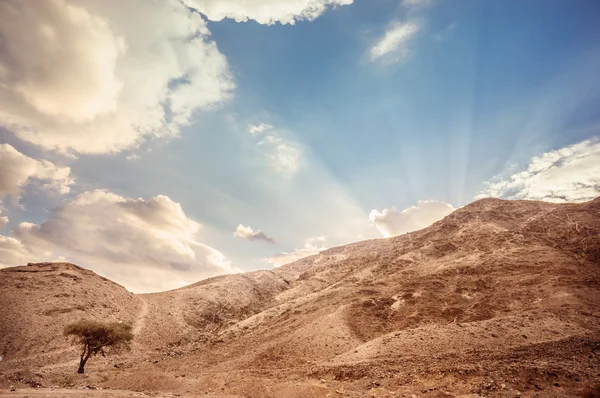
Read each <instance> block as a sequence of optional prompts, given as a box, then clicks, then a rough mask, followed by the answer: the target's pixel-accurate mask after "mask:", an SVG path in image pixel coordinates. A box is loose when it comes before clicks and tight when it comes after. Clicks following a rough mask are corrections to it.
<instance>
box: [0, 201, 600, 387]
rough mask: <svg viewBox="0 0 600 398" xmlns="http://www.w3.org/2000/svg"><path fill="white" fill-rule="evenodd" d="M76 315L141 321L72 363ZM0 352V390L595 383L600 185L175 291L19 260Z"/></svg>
mask: <svg viewBox="0 0 600 398" xmlns="http://www.w3.org/2000/svg"><path fill="white" fill-rule="evenodd" d="M80 318H95V319H100V320H115V321H124V322H131V323H132V324H133V325H134V332H135V339H134V343H133V346H132V350H131V352H129V353H124V354H121V355H112V356H110V355H109V356H107V357H106V358H103V357H94V358H92V359H91V360H90V361H89V362H88V365H87V366H86V373H85V374H84V375H78V374H76V369H77V363H78V352H77V349H76V348H74V347H72V346H71V345H70V344H69V343H68V341H67V340H66V339H65V338H64V337H63V336H62V329H63V327H64V326H65V325H66V324H67V323H69V322H72V321H75V320H78V319H80ZM0 355H2V360H1V361H0V389H2V390H0V397H4V396H11V397H12V396H21V397H24V396H31V397H35V396H55V397H63V396H64V397H78V396H86V397H87V396H90V397H92V396H93V397H96V396H106V397H117V396H148V395H151V396H165V397H170V396H196V395H202V396H208V397H472V398H474V397H488V396H489V397H519V396H522V397H578V396H589V397H593V396H598V395H594V394H595V393H594V392H593V391H592V389H593V388H594V387H595V386H597V385H599V384H600V198H598V199H596V200H594V201H591V202H587V203H582V204H551V203H543V202H531V201H503V200H498V199H483V200H480V201H477V202H474V203H472V204H470V205H467V206H465V207H463V208H460V209H458V210H456V211H455V212H454V213H452V214H451V215H449V216H447V217H445V218H444V219H443V220H441V221H439V222H436V223H435V224H433V225H432V226H430V227H428V228H425V229H423V230H420V231H416V232H413V233H409V234H405V235H402V236H398V237H394V238H388V239H377V240H369V241H362V242H358V243H354V244H350V245H346V246H341V247H335V248H332V249H328V250H325V251H323V252H321V253H320V254H318V255H314V256H310V257H306V258H304V259H301V260H299V261H297V262H295V263H292V264H288V265H285V266H283V267H280V268H276V269H273V270H272V271H256V272H250V273H245V274H236V275H226V276H219V277H216V278H211V279H208V280H204V281H201V282H198V283H196V284H193V285H190V286H187V287H184V288H181V289H178V290H174V291H168V292H163V293H153V294H141V295H134V294H132V293H130V292H128V291H127V290H126V289H125V288H123V287H121V286H120V285H118V284H116V283H113V282H111V281H109V280H107V279H105V278H103V277H101V276H99V275H97V274H95V273H93V272H92V271H89V270H86V269H83V268H80V267H78V266H75V265H73V264H67V263H42V264H32V265H27V266H19V267H13V268H5V269H2V270H1V271H0ZM11 385H12V386H14V387H15V389H16V391H14V392H11V391H9V387H10V386H11ZM586 394H587V395H586Z"/></svg>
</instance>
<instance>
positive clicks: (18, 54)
mask: <svg viewBox="0 0 600 398" xmlns="http://www.w3.org/2000/svg"><path fill="white" fill-rule="evenodd" d="M209 35H210V32H209V31H208V29H207V27H206V23H205V21H204V20H203V19H202V17H201V16H200V15H198V14H197V13H194V12H191V11H190V10H189V9H188V8H187V7H185V6H184V5H182V4H181V3H179V2H178V1H176V0H166V1H145V0H130V1H126V2H123V3H121V4H119V7H114V4H113V3H111V2H104V1H85V0H83V1H66V0H47V1H43V2H39V3H38V2H16V1H15V2H12V1H4V2H0V42H2V47H1V48H0V125H2V126H4V127H6V128H8V129H9V130H11V131H13V132H14V133H15V134H16V135H17V136H19V137H20V138H21V139H23V140H26V141H29V142H32V143H34V144H37V145H41V146H43V147H45V148H52V149H59V150H64V151H68V150H74V151H77V152H80V153H107V152H116V151H120V150H123V149H126V148H133V147H137V146H138V145H139V144H140V143H141V142H142V141H143V140H144V139H146V138H150V137H167V136H176V135H177V134H178V133H179V128H180V127H181V126H182V125H185V124H188V123H189V122H190V120H191V118H192V115H193V114H194V112H195V111H197V110H201V109H207V108H211V107H214V106H216V105H218V104H220V103H222V102H223V101H226V100H227V99H228V98H229V97H230V96H231V93H232V90H233V89H234V84H233V81H232V78H231V76H230V72H229V69H228V64H227V60H226V58H225V57H224V56H223V55H222V54H221V53H220V52H219V50H218V49H217V46H216V44H215V43H214V41H212V40H210V39H209Z"/></svg>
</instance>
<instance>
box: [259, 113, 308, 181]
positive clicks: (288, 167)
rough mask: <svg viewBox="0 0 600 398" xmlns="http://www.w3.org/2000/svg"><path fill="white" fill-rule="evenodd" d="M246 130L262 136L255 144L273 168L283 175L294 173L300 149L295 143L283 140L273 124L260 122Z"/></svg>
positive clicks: (298, 167) (298, 160) (296, 168)
mask: <svg viewBox="0 0 600 398" xmlns="http://www.w3.org/2000/svg"><path fill="white" fill-rule="evenodd" d="M248 132H250V134H252V135H253V136H255V137H258V136H261V137H262V138H261V139H260V141H258V144H257V145H258V146H260V147H262V148H263V150H264V151H265V154H266V156H267V157H268V158H269V159H270V161H271V166H272V167H273V169H274V170H276V171H278V172H279V173H280V174H283V175H294V174H296V172H297V171H298V170H299V169H300V163H301V160H302V151H301V150H300V148H299V147H298V146H297V145H295V144H293V143H292V142H289V141H287V140H284V139H283V138H282V137H281V135H280V134H279V133H278V132H277V131H276V130H275V129H274V128H273V126H271V125H269V124H265V123H260V124H257V125H255V126H249V128H248Z"/></svg>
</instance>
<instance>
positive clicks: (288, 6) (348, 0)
mask: <svg viewBox="0 0 600 398" xmlns="http://www.w3.org/2000/svg"><path fill="white" fill-rule="evenodd" d="M184 2H185V3H186V4H187V5H188V6H190V7H193V8H195V9H197V10H198V11H199V12H201V13H202V14H204V15H206V17H207V18H208V19H210V20H211V21H221V20H222V19H224V18H230V19H233V20H235V21H237V22H246V21H248V20H249V19H252V20H254V21H256V22H258V23H260V24H263V25H272V24H274V23H277V22H279V23H281V24H283V25H285V24H290V25H294V24H295V23H296V21H301V20H308V21H313V20H315V19H316V18H318V17H319V16H321V15H322V14H323V13H324V12H325V11H326V10H327V9H328V8H331V7H336V6H342V5H347V4H352V2H353V0H253V1H247V0H229V1H221V0H184Z"/></svg>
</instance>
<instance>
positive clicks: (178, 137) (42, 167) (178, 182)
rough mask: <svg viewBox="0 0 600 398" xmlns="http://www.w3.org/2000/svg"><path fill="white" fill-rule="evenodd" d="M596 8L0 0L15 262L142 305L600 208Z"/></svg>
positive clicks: (579, 1)
mask: <svg viewBox="0 0 600 398" xmlns="http://www.w3.org/2000/svg"><path fill="white" fill-rule="evenodd" d="M599 20H600V3H598V2H597V1H596V0H576V1H565V0H531V1H527V2H523V1H521V0H505V1H502V2H492V1H479V0H457V1H445V0H369V1H366V0H354V1H353V0H254V1H244V0H230V1H218V0H181V1H179V0H160V1H159V0H128V1H117V0H77V1H74V0H73V1H68V0H45V1H40V2H21V1H16V0H15V1H13V0H5V1H2V2H0V266H1V267H7V266H14V265H19V264H27V263H28V262H41V261H69V262H73V263H75V264H78V265H81V266H83V267H86V268H90V269H92V270H94V271H96V272H97V273H99V274H101V275H103V276H105V277H108V278H110V279H112V280H114V281H116V282H118V283H120V284H122V285H124V286H125V287H127V288H128V289H130V290H132V291H134V292H152V291H162V290H167V289H173V288H178V287H181V286H183V285H186V284H189V283H193V282H196V281H198V280H200V279H204V278H207V277H211V276H215V275H219V274H225V273H235V272H247V271H252V270H257V269H272V268H273V267H277V266H281V265H283V264H286V263H289V262H292V261H294V260H296V259H299V258H302V257H305V256H308V255H311V254H316V253H318V252H319V251H320V250H324V249H325V248H328V247H334V246H338V245H342V244H347V243H351V242H355V241H359V240H364V239H373V238H386V237H391V236H396V235H399V234H403V233H406V232H411V231H414V230H418V229H421V228H424V227H427V226H428V225H431V224H432V223H433V222H435V221H437V220H440V219H441V218H443V217H444V216H446V215H447V214H449V213H450V212H452V211H453V210H454V209H456V208H458V207H461V206H464V205H466V204H468V203H470V202H472V201H474V200H477V199H480V198H484V197H497V198H502V199H527V200H544V201H549V202H557V203H563V202H584V201H588V200H591V199H593V198H595V197H597V196H599V192H600V112H598V110H600V74H599V73H598V71H599V70H600V24H598V23H597V22H598V21H599Z"/></svg>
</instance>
